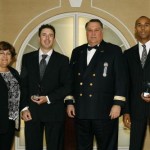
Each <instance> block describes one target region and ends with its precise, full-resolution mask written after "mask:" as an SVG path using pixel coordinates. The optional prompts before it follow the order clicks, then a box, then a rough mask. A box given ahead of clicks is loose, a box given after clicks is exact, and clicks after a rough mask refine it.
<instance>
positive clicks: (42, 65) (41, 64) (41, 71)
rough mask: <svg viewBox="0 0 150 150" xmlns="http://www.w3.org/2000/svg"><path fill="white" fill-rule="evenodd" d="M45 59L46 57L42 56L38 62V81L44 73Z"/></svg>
mask: <svg viewBox="0 0 150 150" xmlns="http://www.w3.org/2000/svg"><path fill="white" fill-rule="evenodd" d="M46 57H47V55H45V54H43V55H42V59H41V61H40V79H41V80H42V78H43V75H44V72H45V68H46V60H45V59H46Z"/></svg>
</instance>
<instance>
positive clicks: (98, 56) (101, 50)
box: [83, 41, 105, 78]
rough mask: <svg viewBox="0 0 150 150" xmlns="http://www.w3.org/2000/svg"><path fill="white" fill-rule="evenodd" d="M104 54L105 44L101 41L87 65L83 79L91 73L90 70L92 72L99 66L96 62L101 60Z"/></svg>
mask: <svg viewBox="0 0 150 150" xmlns="http://www.w3.org/2000/svg"><path fill="white" fill-rule="evenodd" d="M86 51H87V50H86ZM104 54H105V43H104V41H102V42H101V44H100V45H99V48H98V49H97V50H96V52H95V54H94V55H93V57H92V59H91V61H90V63H89V65H88V66H87V67H86V70H85V72H84V75H83V78H85V77H86V76H87V75H88V74H89V73H91V72H92V70H94V69H95V68H96V67H97V65H98V64H99V63H98V62H99V61H101V60H102V57H103V55H104ZM86 58H87V57H86ZM86 64H87V62H86Z"/></svg>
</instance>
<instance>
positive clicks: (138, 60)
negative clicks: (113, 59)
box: [133, 44, 142, 68]
mask: <svg viewBox="0 0 150 150" xmlns="http://www.w3.org/2000/svg"><path fill="white" fill-rule="evenodd" d="M133 59H134V60H135V61H136V62H137V63H138V65H139V66H141V68H142V65H141V60H140V55H139V48H138V44H137V45H136V46H135V47H134V50H133Z"/></svg>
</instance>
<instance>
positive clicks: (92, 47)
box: [87, 45, 98, 51]
mask: <svg viewBox="0 0 150 150" xmlns="http://www.w3.org/2000/svg"><path fill="white" fill-rule="evenodd" d="M97 48H98V46H97V45H95V46H88V47H87V49H88V51H90V50H92V49H96V50H97Z"/></svg>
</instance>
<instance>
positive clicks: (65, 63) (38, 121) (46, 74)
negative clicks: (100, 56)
mask: <svg viewBox="0 0 150 150" xmlns="http://www.w3.org/2000/svg"><path fill="white" fill-rule="evenodd" d="M54 41H55V29H54V27H53V26H51V25H48V24H46V25H42V26H41V27H40V28H39V42H40V48H39V50H37V51H34V52H31V53H28V54H25V55H24V56H23V60H22V70H21V78H22V83H21V92H22V95H21V108H22V119H23V120H24V121H25V144H26V150H42V149H43V131H44V129H45V137H46V145H47V150H62V149H63V136H64V117H65V111H64V97H65V96H66V95H68V94H69V93H70V83H71V80H70V73H69V72H70V71H69V59H68V58H67V57H66V56H64V55H61V54H59V53H57V52H56V51H54V49H53V44H54ZM43 55H44V56H45V55H46V57H45V58H43V57H44V56H43ZM45 67H46V69H45V71H44V70H43V68H45Z"/></svg>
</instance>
